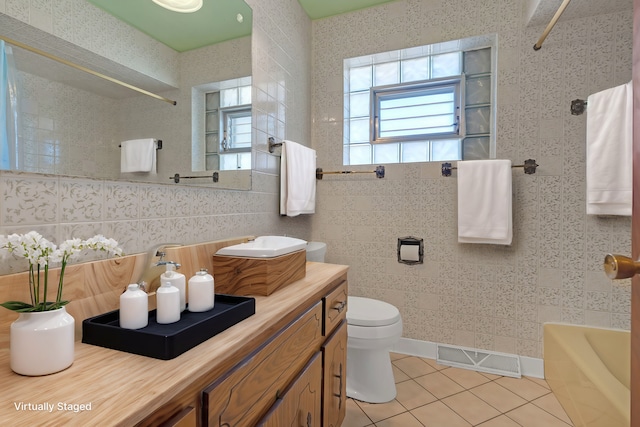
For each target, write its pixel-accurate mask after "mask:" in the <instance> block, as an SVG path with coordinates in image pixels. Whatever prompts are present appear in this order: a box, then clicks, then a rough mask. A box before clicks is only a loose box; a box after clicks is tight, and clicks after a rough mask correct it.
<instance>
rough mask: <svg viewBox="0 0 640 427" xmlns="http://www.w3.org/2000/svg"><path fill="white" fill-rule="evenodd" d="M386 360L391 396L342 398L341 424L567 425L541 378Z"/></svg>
mask: <svg viewBox="0 0 640 427" xmlns="http://www.w3.org/2000/svg"><path fill="white" fill-rule="evenodd" d="M391 360H392V363H393V371H394V376H395V380H396V388H397V391H398V395H397V396H396V399H395V400H393V401H391V402H389V403H382V404H369V403H364V402H359V401H356V400H353V399H348V400H347V415H346V417H345V419H344V422H343V423H342V427H371V426H375V427H423V426H424V427H458V426H460V427H466V426H482V427H569V426H573V424H572V423H571V420H570V419H569V417H568V416H567V415H566V413H565V412H564V409H562V406H560V403H559V402H558V400H557V399H556V397H555V396H554V395H553V393H551V390H550V389H549V386H548V385H547V382H546V381H545V380H540V379H537V378H529V377H523V378H521V379H516V378H510V377H501V376H499V375H491V374H484V373H479V372H475V371H470V370H468V369H458V368H451V367H447V366H443V365H438V364H436V361H435V360H432V359H423V358H419V357H414V356H407V355H404V354H397V353H392V354H391Z"/></svg>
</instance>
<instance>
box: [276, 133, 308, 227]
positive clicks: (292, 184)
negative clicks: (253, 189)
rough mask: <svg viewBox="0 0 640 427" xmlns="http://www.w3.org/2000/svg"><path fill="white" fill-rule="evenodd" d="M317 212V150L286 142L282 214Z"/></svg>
mask: <svg viewBox="0 0 640 427" xmlns="http://www.w3.org/2000/svg"><path fill="white" fill-rule="evenodd" d="M315 211H316V150H313V149H311V148H308V147H305V146H304V145H301V144H298V143H297V142H293V141H284V144H282V156H281V158H280V214H281V215H287V216H298V215H300V214H312V213H315Z"/></svg>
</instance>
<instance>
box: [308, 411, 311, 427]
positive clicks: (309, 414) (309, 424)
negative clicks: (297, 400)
mask: <svg viewBox="0 0 640 427" xmlns="http://www.w3.org/2000/svg"><path fill="white" fill-rule="evenodd" d="M307 427H311V412H307Z"/></svg>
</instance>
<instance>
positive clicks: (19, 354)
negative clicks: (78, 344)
mask: <svg viewBox="0 0 640 427" xmlns="http://www.w3.org/2000/svg"><path fill="white" fill-rule="evenodd" d="M74 341H75V319H74V318H73V316H71V315H70V314H69V313H67V310H66V309H65V308H64V307H62V308H59V309H57V310H51V311H37V312H31V313H20V317H18V319H17V320H16V321H15V322H13V323H12V324H11V338H10V347H9V348H10V353H11V369H12V370H13V371H14V372H16V373H18V374H21V375H29V376H38V375H47V374H53V373H54V372H58V371H62V370H63V369H66V368H68V367H69V366H71V364H72V363H73V359H74V348H75V343H74Z"/></svg>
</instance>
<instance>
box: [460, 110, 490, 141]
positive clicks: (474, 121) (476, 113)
mask: <svg viewBox="0 0 640 427" xmlns="http://www.w3.org/2000/svg"><path fill="white" fill-rule="evenodd" d="M465 113H466V120H467V134H470V135H471V134H478V133H489V131H490V130H491V128H490V123H491V110H490V108H489V107H479V108H469V109H467V110H466V112H465Z"/></svg>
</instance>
